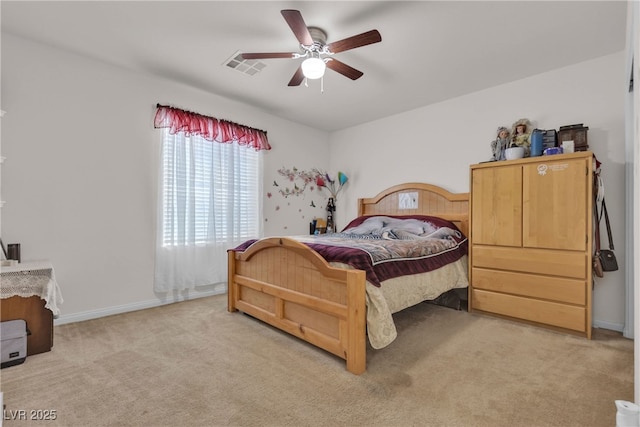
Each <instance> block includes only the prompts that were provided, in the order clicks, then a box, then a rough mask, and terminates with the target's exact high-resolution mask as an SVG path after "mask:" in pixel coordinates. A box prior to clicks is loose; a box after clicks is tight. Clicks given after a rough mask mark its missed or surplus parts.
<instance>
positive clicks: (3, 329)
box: [0, 319, 28, 368]
mask: <svg viewBox="0 0 640 427" xmlns="http://www.w3.org/2000/svg"><path fill="white" fill-rule="evenodd" d="M27 335H28V330H27V322H25V321H24V320H22V319H18V320H7V321H6V322H1V323H0V353H1V354H2V363H1V364H0V368H7V367H9V366H13V365H19V364H20V363H23V362H24V361H25V359H26V358H27Z"/></svg>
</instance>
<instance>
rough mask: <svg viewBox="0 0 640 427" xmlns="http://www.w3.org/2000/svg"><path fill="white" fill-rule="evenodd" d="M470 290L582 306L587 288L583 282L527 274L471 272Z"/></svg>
mask: <svg viewBox="0 0 640 427" xmlns="http://www.w3.org/2000/svg"><path fill="white" fill-rule="evenodd" d="M471 286H473V287H474V288H476V289H484V290H488V291H496V292H502V293H507V294H515V295H520V296H526V297H532V298H540V299H546V300H553V301H559V302H565V303H569V304H577V305H585V304H586V303H587V288H586V282H585V281H584V280H578V279H567V278H562V277H555V276H540V275H535V274H529V273H515V272H511V271H498V270H487V269H484V268H477V267H475V268H473V269H472V272H471Z"/></svg>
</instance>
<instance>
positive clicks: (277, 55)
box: [240, 52, 296, 59]
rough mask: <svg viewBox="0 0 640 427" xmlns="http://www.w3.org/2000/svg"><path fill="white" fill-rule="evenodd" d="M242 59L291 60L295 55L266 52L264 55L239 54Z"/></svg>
mask: <svg viewBox="0 0 640 427" xmlns="http://www.w3.org/2000/svg"><path fill="white" fill-rule="evenodd" d="M240 55H241V56H242V59H268V58H287V59H293V58H295V57H296V54H295V53H290V52H266V53H241V54H240Z"/></svg>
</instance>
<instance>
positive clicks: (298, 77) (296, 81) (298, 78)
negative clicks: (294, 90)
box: [289, 66, 304, 86]
mask: <svg viewBox="0 0 640 427" xmlns="http://www.w3.org/2000/svg"><path fill="white" fill-rule="evenodd" d="M303 80H304V74H303V73H302V66H300V67H298V69H297V70H296V73H295V74H294V75H293V77H291V80H290V81H289V86H300V83H302V81H303Z"/></svg>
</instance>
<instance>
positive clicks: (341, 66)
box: [241, 9, 382, 86]
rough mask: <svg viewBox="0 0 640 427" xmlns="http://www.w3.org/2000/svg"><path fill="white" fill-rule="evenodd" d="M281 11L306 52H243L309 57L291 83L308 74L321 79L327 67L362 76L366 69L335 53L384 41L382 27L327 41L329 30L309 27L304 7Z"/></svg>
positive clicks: (296, 83)
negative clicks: (305, 18)
mask: <svg viewBox="0 0 640 427" xmlns="http://www.w3.org/2000/svg"><path fill="white" fill-rule="evenodd" d="M281 13H282V16H283V17H284V19H285V21H287V24H289V27H291V30H292V31H293V34H294V35H295V36H296V38H297V39H298V41H299V42H300V48H301V52H302V53H296V52H292V53H289V52H272V53H242V54H241V55H242V57H243V58H244V59H269V58H290V59H298V58H306V59H305V60H304V61H303V62H302V63H301V64H300V66H299V67H298V69H297V70H296V72H295V74H294V75H293V77H292V78H291V80H290V81H289V86H299V85H300V83H302V81H303V80H304V79H305V78H307V79H319V78H321V77H322V76H324V72H325V69H326V68H329V69H331V70H333V71H336V72H338V73H340V74H342V75H344V76H346V77H348V78H350V79H351V80H356V79H359V78H360V77H362V74H363V73H362V71H359V70H356V69H355V68H353V67H351V66H349V65H347V64H345V63H344V62H341V61H338V60H337V59H335V58H333V57H332V55H334V54H336V53H339V52H344V51H345V50H350V49H355V48H357V47H362V46H366V45H369V44H373V43H378V42H381V41H382V37H381V36H380V33H379V32H378V30H371V31H367V32H365V33H362V34H358V35H355V36H351V37H347V38H346V39H342V40H338V41H335V42H332V43H329V44H327V33H326V32H324V31H323V30H322V29H320V28H318V27H307V24H305V22H304V19H303V18H302V14H301V13H300V11H298V10H289V9H286V10H282V11H281Z"/></svg>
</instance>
